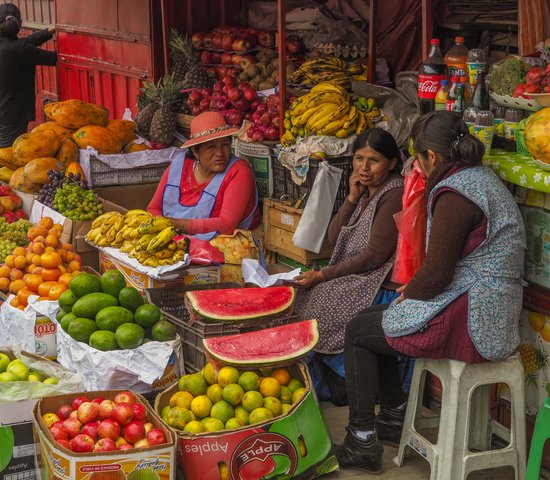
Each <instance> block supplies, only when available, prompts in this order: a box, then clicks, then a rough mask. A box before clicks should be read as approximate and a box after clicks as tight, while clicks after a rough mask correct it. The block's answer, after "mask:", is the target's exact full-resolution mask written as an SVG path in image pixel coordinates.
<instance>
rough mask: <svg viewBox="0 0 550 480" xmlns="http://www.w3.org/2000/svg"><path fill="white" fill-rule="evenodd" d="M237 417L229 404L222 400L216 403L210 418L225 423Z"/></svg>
mask: <svg viewBox="0 0 550 480" xmlns="http://www.w3.org/2000/svg"><path fill="white" fill-rule="evenodd" d="M234 415H235V409H234V408H233V407H232V406H231V405H229V403H227V402H225V401H223V400H221V401H220V402H216V403H215V404H214V406H213V407H212V410H211V412H210V416H211V417H213V418H217V419H218V420H221V421H222V422H223V423H225V422H227V421H228V420H229V419H230V418H232V417H233V416H234Z"/></svg>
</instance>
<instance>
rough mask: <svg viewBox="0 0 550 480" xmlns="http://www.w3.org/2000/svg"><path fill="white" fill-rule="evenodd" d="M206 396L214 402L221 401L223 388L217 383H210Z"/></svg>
mask: <svg viewBox="0 0 550 480" xmlns="http://www.w3.org/2000/svg"><path fill="white" fill-rule="evenodd" d="M206 396H207V397H208V398H209V399H210V400H212V403H216V402H219V401H220V400H221V399H222V398H223V388H222V387H221V386H220V385H219V384H217V383H215V384H214V385H210V386H209V387H208V389H207V390H206Z"/></svg>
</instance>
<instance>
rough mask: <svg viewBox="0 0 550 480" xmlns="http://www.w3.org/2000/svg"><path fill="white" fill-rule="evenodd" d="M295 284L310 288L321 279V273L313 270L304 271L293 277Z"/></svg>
mask: <svg viewBox="0 0 550 480" xmlns="http://www.w3.org/2000/svg"><path fill="white" fill-rule="evenodd" d="M294 280H295V282H296V286H297V287H300V288H311V287H314V286H315V285H317V284H318V283H321V282H322V281H323V274H322V273H321V272H317V271H314V270H310V271H309V272H304V273H302V274H301V275H299V276H297V277H296V278H295V279H294Z"/></svg>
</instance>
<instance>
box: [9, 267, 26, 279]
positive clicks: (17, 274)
mask: <svg viewBox="0 0 550 480" xmlns="http://www.w3.org/2000/svg"><path fill="white" fill-rule="evenodd" d="M22 278H23V272H22V271H21V270H18V269H17V268H12V269H11V271H10V280H11V281H12V282H14V281H15V280H21V279H22Z"/></svg>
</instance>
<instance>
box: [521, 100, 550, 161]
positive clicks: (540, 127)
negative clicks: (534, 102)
mask: <svg viewBox="0 0 550 480" xmlns="http://www.w3.org/2000/svg"><path fill="white" fill-rule="evenodd" d="M549 129H550V107H548V108H543V109H542V110H539V111H538V112H537V113H534V114H533V115H531V116H530V117H529V119H528V120H527V126H526V127H525V133H524V138H525V146H526V147H527V149H528V150H529V153H530V154H531V155H532V156H533V158H535V159H537V160H539V161H541V162H544V163H547V164H550V134H549Z"/></svg>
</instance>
